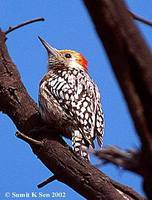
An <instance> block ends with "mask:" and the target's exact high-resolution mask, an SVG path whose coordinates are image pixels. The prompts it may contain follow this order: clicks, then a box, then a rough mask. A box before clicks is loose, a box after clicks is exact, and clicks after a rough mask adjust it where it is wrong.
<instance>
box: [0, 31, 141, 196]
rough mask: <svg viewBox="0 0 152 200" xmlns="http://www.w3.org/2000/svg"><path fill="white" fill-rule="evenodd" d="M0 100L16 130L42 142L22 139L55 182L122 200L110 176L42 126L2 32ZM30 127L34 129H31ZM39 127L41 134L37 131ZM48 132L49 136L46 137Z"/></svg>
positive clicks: (0, 41)
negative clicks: (76, 153) (51, 173)
mask: <svg viewBox="0 0 152 200" xmlns="http://www.w3.org/2000/svg"><path fill="white" fill-rule="evenodd" d="M0 99H1V101H0V110H1V111H3V112H4V113H6V114H7V115H9V116H10V117H11V119H12V120H13V122H14V123H15V125H16V126H17V128H18V129H19V131H21V132H23V133H24V134H26V135H28V137H31V136H32V137H33V138H34V139H36V140H41V141H42V142H40V145H34V142H35V140H30V139H29V138H27V137H26V139H25V140H26V142H29V143H30V145H31V147H32V149H33V151H34V153H35V154H36V155H37V157H38V158H39V159H40V160H41V161H42V163H43V164H44V165H45V166H46V167H47V168H48V169H49V170H50V171H52V172H53V173H54V175H55V176H56V178H57V179H58V180H59V181H61V182H63V183H65V184H67V185H69V186H70V187H71V188H73V189H74V190H76V191H77V192H78V193H80V194H81V195H83V196H84V197H86V198H87V199H106V200H113V199H119V200H124V199H126V198H125V193H124V192H123V191H121V190H120V189H118V188H117V187H115V186H114V185H113V183H112V180H111V179H110V178H108V177H107V176H105V175H104V174H103V173H102V172H100V171H99V170H98V169H96V168H95V167H93V166H91V165H90V164H88V163H87V162H86V161H84V160H81V159H79V158H77V157H76V156H75V154H74V153H72V152H71V150H69V148H68V147H67V146H64V145H63V144H64V143H63V142H62V139H61V138H60V137H59V136H58V134H57V132H54V130H52V132H51V133H50V129H49V130H46V131H45V129H43V126H44V124H43V122H42V121H41V118H40V115H39V111H38V108H37V106H36V104H35V103H34V102H33V100H32V99H31V98H30V97H29V95H28V93H27V91H26V89H25V87H24V86H23V84H22V82H21V80H20V76H19V73H18V72H17V70H16V67H15V65H14V64H13V63H12V61H11V59H10V57H9V55H8V52H7V50H6V46H5V34H4V33H2V32H0ZM32 129H34V131H31V130H32ZM42 130H43V134H40V132H41V133H42ZM48 131H49V139H47V137H48ZM53 133H55V134H53ZM22 136H23V135H22ZM42 136H43V137H42ZM23 138H24V137H23ZM31 142H32V143H31ZM38 144H39V142H38ZM42 144H43V145H42ZM122 187H125V186H122ZM131 191H132V190H131ZM120 192H121V194H120ZM127 195H128V194H127ZM129 196H130V199H137V200H141V199H143V198H141V197H139V196H138V195H136V194H135V193H134V192H133V191H132V192H131V195H129ZM132 196H133V198H132Z"/></svg>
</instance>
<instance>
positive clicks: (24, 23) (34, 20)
mask: <svg viewBox="0 0 152 200" xmlns="http://www.w3.org/2000/svg"><path fill="white" fill-rule="evenodd" d="M44 20H45V19H44V18H42V17H40V18H36V19H31V20H28V21H26V22H23V23H21V24H19V25H17V26H14V27H9V29H8V30H7V31H5V34H6V35H7V34H8V33H10V32H12V31H14V30H16V29H18V28H21V27H22V26H26V25H28V24H32V23H35V22H39V21H44Z"/></svg>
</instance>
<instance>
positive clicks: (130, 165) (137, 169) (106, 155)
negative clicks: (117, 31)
mask: <svg viewBox="0 0 152 200" xmlns="http://www.w3.org/2000/svg"><path fill="white" fill-rule="evenodd" d="M94 154H95V155H96V156H97V157H98V158H99V159H101V160H102V161H103V164H109V163H112V164H114V165H116V166H118V167H122V168H123V169H126V170H129V171H132V172H134V173H137V174H140V175H142V174H143V169H141V165H140V162H141V161H140V159H141V155H140V153H139V152H137V151H133V150H128V151H123V150H120V149H118V148H116V147H114V146H110V147H107V148H104V149H102V150H100V151H96V152H95V153H94Z"/></svg>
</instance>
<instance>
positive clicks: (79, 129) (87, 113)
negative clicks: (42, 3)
mask: <svg viewBox="0 0 152 200" xmlns="http://www.w3.org/2000/svg"><path fill="white" fill-rule="evenodd" d="M38 38H39V40H40V41H41V43H42V44H43V46H44V47H45V49H46V50H47V53H48V71H47V73H46V74H45V75H44V77H43V78H42V80H41V81H40V84H39V96H38V102H39V108H40V114H41V117H42V119H43V121H44V122H45V123H46V124H47V125H51V124H53V125H54V126H55V127H57V129H58V130H60V131H61V132H62V134H63V135H64V136H65V137H67V138H69V139H71V140H72V148H73V151H74V152H75V154H76V155H77V156H79V157H80V158H82V159H84V160H87V161H89V160H90V158H89V149H92V150H93V149H94V148H95V145H94V140H95V139H96V140H97V142H98V144H99V146H100V147H101V146H102V143H103V134H104V114H103V110H102V106H101V100H100V92H99V89H98V87H97V85H96V83H95V82H94V81H93V80H92V78H91V77H90V75H89V72H88V62H87V60H86V58H85V57H84V56H83V55H82V54H81V53H79V52H76V51H74V50H67V49H65V50H58V49H56V48H53V47H52V46H51V45H50V44H49V43H48V42H46V41H45V40H44V39H42V38H41V37H38Z"/></svg>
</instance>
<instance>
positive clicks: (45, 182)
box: [37, 175, 56, 188]
mask: <svg viewBox="0 0 152 200" xmlns="http://www.w3.org/2000/svg"><path fill="white" fill-rule="evenodd" d="M55 180H56V176H55V175H53V176H50V177H49V178H48V179H46V180H44V181H43V182H42V183H40V184H38V185H37V187H38V188H42V187H44V186H45V185H47V184H48V183H51V182H53V181H55Z"/></svg>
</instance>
